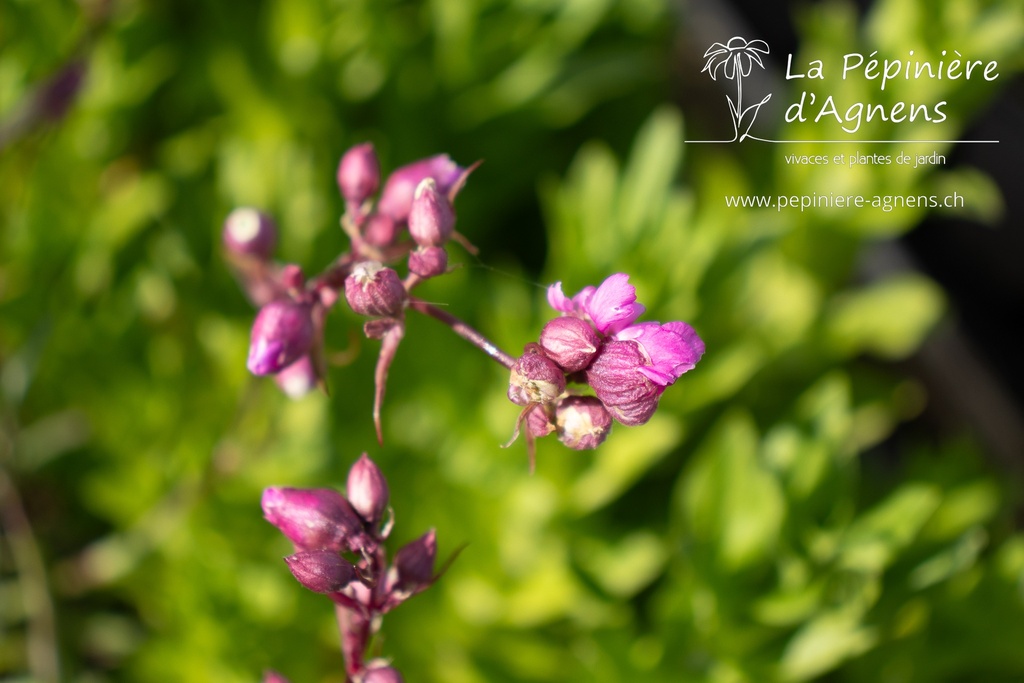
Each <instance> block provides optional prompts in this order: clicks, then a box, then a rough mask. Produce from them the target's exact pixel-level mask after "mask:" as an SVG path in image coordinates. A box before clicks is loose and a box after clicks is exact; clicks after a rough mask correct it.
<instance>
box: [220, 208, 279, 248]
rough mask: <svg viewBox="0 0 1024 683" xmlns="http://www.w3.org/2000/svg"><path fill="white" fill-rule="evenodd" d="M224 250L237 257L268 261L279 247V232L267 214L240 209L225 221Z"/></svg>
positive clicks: (249, 209)
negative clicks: (250, 257)
mask: <svg viewBox="0 0 1024 683" xmlns="http://www.w3.org/2000/svg"><path fill="white" fill-rule="evenodd" d="M222 237H223V239H224V248H225V249H227V250H228V252H229V253H231V254H234V255H235V256H252V257H255V258H258V259H260V260H267V259H269V258H270V256H271V254H273V252H274V247H275V246H276V245H277V230H276V229H275V228H274V221H272V220H271V219H270V216H268V215H267V214H265V213H263V212H261V211H257V210H256V209H251V208H247V207H243V208H238V209H235V210H234V211H232V212H231V213H229V214H228V217H227V218H226V219H224V231H223V234H222Z"/></svg>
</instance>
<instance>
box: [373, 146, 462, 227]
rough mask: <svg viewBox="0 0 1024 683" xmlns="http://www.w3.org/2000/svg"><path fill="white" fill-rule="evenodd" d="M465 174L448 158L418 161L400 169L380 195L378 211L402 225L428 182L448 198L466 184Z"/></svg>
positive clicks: (435, 157) (385, 185)
mask: <svg viewBox="0 0 1024 683" xmlns="http://www.w3.org/2000/svg"><path fill="white" fill-rule="evenodd" d="M465 174H466V169H464V168H462V167H461V166H459V165H458V164H456V163H455V162H454V161H452V160H451V158H450V157H449V156H448V155H447V154H439V155H437V156H433V157H429V158H427V159H420V160H419V161H414V162H413V163H411V164H408V165H406V166H402V167H401V168H398V169H396V170H395V171H394V172H393V173H392V174H391V175H390V176H388V180H387V182H386V183H384V190H383V191H381V193H380V200H379V201H378V202H377V209H378V211H380V212H381V213H384V214H387V215H389V216H391V217H392V218H393V219H395V221H397V222H399V223H402V222H404V221H405V220H406V218H408V217H409V209H410V208H411V207H412V201H413V195H414V194H415V192H416V188H417V186H419V184H420V183H421V182H423V180H424V179H426V178H433V179H434V182H436V183H437V191H438V192H440V193H441V194H443V195H446V196H447V195H448V194H449V193H450V192H451V190H452V189H453V188H455V187H456V186H457V185H458V184H459V183H460V182H462V180H463V178H464V176H465Z"/></svg>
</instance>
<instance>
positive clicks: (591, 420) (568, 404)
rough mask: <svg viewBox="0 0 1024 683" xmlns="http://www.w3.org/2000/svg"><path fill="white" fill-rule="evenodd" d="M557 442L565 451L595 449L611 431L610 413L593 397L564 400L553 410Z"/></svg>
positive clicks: (573, 397)
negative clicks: (565, 447) (569, 449)
mask: <svg viewBox="0 0 1024 683" xmlns="http://www.w3.org/2000/svg"><path fill="white" fill-rule="evenodd" d="M555 422H556V423H557V425H558V440H559V441H561V442H562V443H564V444H565V445H566V446H568V447H569V448H572V449H573V450H577V451H585V450H589V449H592V448H597V447H598V446H600V445H601V443H602V442H603V441H604V440H605V439H606V438H607V437H608V433H609V432H610V431H611V428H612V416H611V413H609V412H608V411H607V409H605V407H604V404H602V403H601V401H600V400H598V399H596V398H594V397H593V396H567V397H566V398H564V399H562V400H561V401H559V403H558V406H557V407H556V408H555Z"/></svg>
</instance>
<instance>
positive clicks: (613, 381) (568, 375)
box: [508, 273, 704, 450]
mask: <svg viewBox="0 0 1024 683" xmlns="http://www.w3.org/2000/svg"><path fill="white" fill-rule="evenodd" d="M548 303H549V304H550V305H551V307H552V308H554V309H555V310H556V311H558V312H559V313H561V314H562V315H561V316H560V317H558V318H555V319H553V320H551V321H549V322H548V323H547V324H546V325H545V326H544V329H543V330H541V333H540V339H539V341H538V342H536V343H531V344H528V345H527V346H526V348H525V352H524V353H523V355H522V356H520V357H519V358H518V359H517V360H516V362H515V364H514V365H513V366H512V369H511V376H510V378H509V387H508V398H509V400H510V401H512V402H513V403H515V404H516V405H520V406H523V411H522V412H521V413H520V417H519V420H518V422H517V424H516V433H517V434H518V432H519V427H520V426H521V425H522V423H523V422H525V423H526V433H527V438H528V439H531V440H532V439H533V438H537V437H542V436H547V435H548V434H551V433H555V434H557V435H558V438H559V440H560V441H561V442H562V443H564V444H565V445H566V446H568V447H569V448H573V449H577V450H583V449H590V448H596V447H597V446H598V445H600V444H601V443H602V442H603V441H604V440H605V438H606V437H607V436H608V433H609V431H610V430H611V426H612V421H613V419H614V420H616V421H618V422H620V423H622V424H624V425H628V426H634V425H642V424H644V423H645V422H647V421H648V420H650V419H651V416H652V415H653V414H654V411H655V410H656V409H657V407H658V401H659V399H660V398H661V394H662V392H664V391H665V387H667V386H669V385H670V384H672V383H673V382H675V381H676V380H677V379H678V378H679V377H680V376H681V375H682V374H683V373H685V372H687V371H689V370H692V369H693V368H694V366H695V365H696V364H697V361H698V360H700V357H701V356H702V355H703V354H704V342H703V341H702V340H701V338H700V337H699V336H698V335H697V333H696V332H695V331H694V330H693V328H692V327H690V326H689V325H688V324H686V323H683V322H670V323H665V324H661V323H657V322H642V323H638V322H636V320H637V318H639V317H640V315H641V314H643V312H644V310H645V309H644V307H643V305H641V304H639V303H637V301H636V289H635V288H634V287H633V285H631V284H629V276H628V275H626V274H625V273H616V274H615V275H612V276H610V277H609V278H607V279H606V280H605V281H604V282H603V283H601V285H600V286H598V287H586V288H584V289H583V290H582V291H580V292H579V293H578V294H576V296H574V297H572V298H571V299H570V298H569V297H567V296H565V294H564V293H563V292H562V283H561V282H556V283H555V284H554V285H552V286H551V287H549V288H548ZM569 383H576V384H581V385H586V386H589V387H590V389H591V390H592V391H593V392H594V395H593V396H590V395H578V393H576V392H570V391H569V390H568V389H567V386H568V385H569Z"/></svg>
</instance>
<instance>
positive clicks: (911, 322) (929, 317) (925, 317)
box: [826, 275, 944, 359]
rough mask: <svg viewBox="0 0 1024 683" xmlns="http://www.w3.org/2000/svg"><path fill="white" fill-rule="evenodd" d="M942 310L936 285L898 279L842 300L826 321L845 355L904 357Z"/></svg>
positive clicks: (910, 277)
mask: <svg viewBox="0 0 1024 683" xmlns="http://www.w3.org/2000/svg"><path fill="white" fill-rule="evenodd" d="M943 306H944V302H943V296H942V293H941V290H940V289H939V288H938V286H936V285H935V283H934V282H932V281H931V280H929V279H927V278H925V277H923V276H920V275H898V276H895V277H893V278H891V279H889V280H886V281H884V282H880V283H878V284H875V285H871V286H870V287H867V288H865V289H863V290H860V291H858V292H854V293H852V294H845V295H843V296H840V297H837V298H836V300H835V301H834V302H833V304H832V306H831V308H830V310H829V313H828V318H827V320H826V332H827V337H828V341H829V343H830V344H831V345H832V346H833V347H834V348H835V349H836V350H838V351H839V352H841V353H843V354H848V355H853V354H856V353H861V352H869V353H874V354H877V355H878V356H881V357H883V358H889V359H899V358H903V357H905V356H907V355H909V354H910V353H911V352H913V351H914V350H915V349H916V348H917V347H918V346H920V345H921V342H922V341H923V340H924V336H925V335H926V334H927V333H928V331H929V330H931V328H932V327H933V326H934V325H935V323H936V322H938V319H939V316H940V315H941V314H942V310H943Z"/></svg>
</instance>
